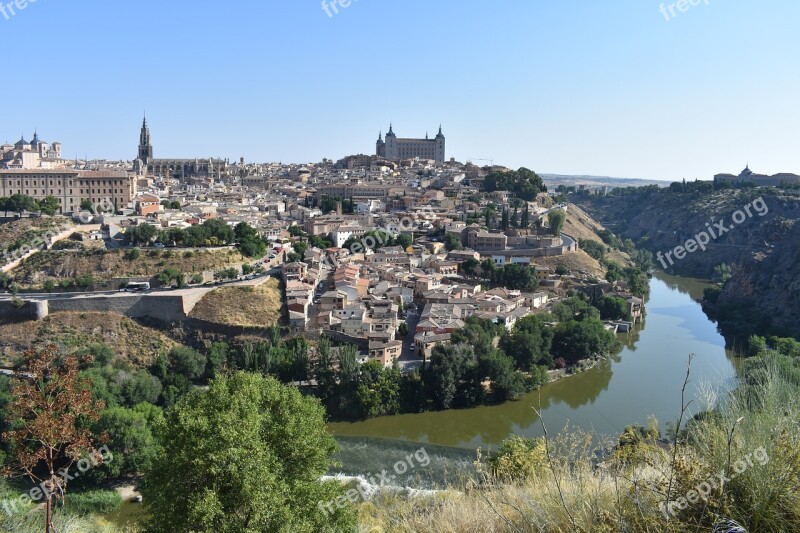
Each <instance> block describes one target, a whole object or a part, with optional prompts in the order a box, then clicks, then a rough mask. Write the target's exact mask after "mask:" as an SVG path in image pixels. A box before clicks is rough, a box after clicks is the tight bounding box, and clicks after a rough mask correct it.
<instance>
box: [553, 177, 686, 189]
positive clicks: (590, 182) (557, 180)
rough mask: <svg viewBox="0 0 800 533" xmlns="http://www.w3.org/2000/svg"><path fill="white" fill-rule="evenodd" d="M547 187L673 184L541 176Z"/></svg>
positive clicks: (666, 182) (657, 181)
mask: <svg viewBox="0 0 800 533" xmlns="http://www.w3.org/2000/svg"><path fill="white" fill-rule="evenodd" d="M539 175H540V176H541V177H542V179H543V180H544V182H545V185H547V187H548V189H549V188H551V186H552V188H555V187H558V186H559V185H565V186H567V187H570V186H577V185H586V186H587V187H604V186H609V187H646V186H648V185H658V186H659V187H669V184H670V183H671V182H669V181H659V180H648V179H644V178H612V177H610V176H570V175H566V174H539Z"/></svg>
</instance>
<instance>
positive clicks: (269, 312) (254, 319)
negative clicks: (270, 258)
mask: <svg viewBox="0 0 800 533" xmlns="http://www.w3.org/2000/svg"><path fill="white" fill-rule="evenodd" d="M280 314H281V293H280V289H279V288H278V282H277V280H275V279H272V278H271V279H269V280H268V281H267V282H266V283H264V284H263V285H259V286H258V287H225V288H221V289H217V290H213V291H210V292H208V293H207V294H206V295H205V296H204V297H203V299H202V300H200V301H199V302H198V303H197V305H196V306H195V308H194V309H193V310H192V312H191V313H190V314H189V316H190V317H191V318H196V319H199V320H205V321H207V322H214V323H216V324H223V325H226V326H238V327H252V328H268V327H272V326H274V325H275V324H277V322H278V320H279V319H280Z"/></svg>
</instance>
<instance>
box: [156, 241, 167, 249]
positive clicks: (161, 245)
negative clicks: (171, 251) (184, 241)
mask: <svg viewBox="0 0 800 533" xmlns="http://www.w3.org/2000/svg"><path fill="white" fill-rule="evenodd" d="M153 248H166V246H164V243H162V242H157V243H155V244H154V245H153Z"/></svg>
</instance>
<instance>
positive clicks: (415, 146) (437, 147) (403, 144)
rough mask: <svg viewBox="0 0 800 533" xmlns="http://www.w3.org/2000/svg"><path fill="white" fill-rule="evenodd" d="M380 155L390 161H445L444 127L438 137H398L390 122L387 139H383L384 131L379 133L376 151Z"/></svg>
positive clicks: (440, 129) (440, 128)
mask: <svg viewBox="0 0 800 533" xmlns="http://www.w3.org/2000/svg"><path fill="white" fill-rule="evenodd" d="M375 153H376V154H377V155H378V156H379V157H383V158H385V159H388V160H390V161H399V160H401V159H414V158H417V157H418V158H420V159H431V160H434V161H436V162H437V163H444V158H445V139H444V134H443V133H442V127H441V126H439V133H438V134H437V135H436V138H434V139H429V138H428V135H427V134H425V138H424V139H403V138H399V137H397V135H395V133H394V131H393V130H392V125H391V124H389V133H387V134H386V140H385V141H384V140H383V133H379V134H378V142H377V143H376V152H375Z"/></svg>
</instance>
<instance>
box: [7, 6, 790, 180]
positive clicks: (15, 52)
mask: <svg viewBox="0 0 800 533" xmlns="http://www.w3.org/2000/svg"><path fill="white" fill-rule="evenodd" d="M0 1H1V2H2V4H3V5H5V4H8V2H9V0H0ZM17 1H18V2H22V4H23V5H25V0H17ZM29 1H30V0H29ZM338 1H339V3H337V4H336V9H333V8H332V7H331V6H330V5H328V7H327V12H326V10H325V9H323V6H322V5H321V0H280V1H278V0H261V1H256V0H229V1H222V0H219V1H210V0H193V1H191V2H190V1H188V0H171V1H164V0H160V1H156V0H137V1H135V2H134V1H125V2H123V1H113V2H110V1H107V0H102V1H101V0H72V1H59V0H37V1H36V2H34V3H28V4H27V5H26V6H25V7H24V8H23V9H19V8H16V7H15V8H14V12H13V14H11V13H10V12H9V11H10V10H9V8H8V7H4V9H3V10H0V45H2V49H3V50H4V51H5V53H4V56H5V57H6V60H5V62H4V63H5V64H4V68H3V74H1V75H0V81H2V84H1V85H0V87H2V89H1V90H0V91H1V92H0V94H2V95H3V96H4V105H3V106H2V112H0V142H2V141H6V140H7V141H10V142H15V141H17V140H18V139H19V136H20V134H22V133H24V135H25V138H26V139H27V140H30V137H32V134H33V131H34V128H37V129H38V131H39V134H40V138H42V139H43V140H46V141H53V140H58V141H60V142H61V143H62V144H63V149H64V154H65V156H68V157H70V158H71V157H75V156H79V157H81V158H83V157H84V155H88V157H89V158H91V159H94V158H105V159H132V158H133V157H135V155H136V148H137V144H138V139H139V128H140V126H141V122H142V115H143V113H144V112H145V111H146V113H147V120H148V123H149V125H150V128H151V134H152V139H153V145H154V151H155V157H157V158H193V157H211V156H213V157H228V158H231V159H232V160H238V158H239V157H244V158H245V160H246V161H256V162H266V161H282V162H298V163H301V162H302V163H306V162H316V161H320V160H322V159H323V158H329V159H339V158H341V157H344V156H346V155H349V154H356V153H367V154H372V153H374V150H375V141H376V139H377V137H378V133H379V131H383V132H384V133H385V132H386V130H387V129H388V126H389V123H390V122H391V123H392V124H393V125H394V131H395V133H397V135H398V136H400V137H423V136H424V135H425V133H426V132H428V133H429V134H430V135H431V136H433V135H435V134H436V132H437V131H438V127H439V124H441V125H442V127H443V131H444V134H445V135H446V136H447V156H448V157H455V158H456V159H457V160H459V161H467V160H472V161H474V162H475V163H477V164H481V163H488V162H489V161H493V162H494V163H495V164H501V165H506V166H509V167H513V168H516V167H520V166H525V167H528V168H531V169H533V170H535V171H537V172H539V173H558V174H592V175H603V176H615V177H630V178H649V179H666V180H678V179H681V178H686V179H697V178H699V179H711V178H712V177H713V175H714V174H715V173H718V172H735V173H738V172H739V171H740V170H742V169H743V168H744V167H745V165H746V164H747V163H748V162H749V164H750V167H751V168H752V169H753V170H754V171H757V172H763V173H775V172H796V173H800V150H798V147H797V140H798V136H797V126H798V124H800V105H798V95H799V94H800V92H798V86H800V68H798V58H800V32H798V30H797V25H798V22H800V2H797V0H772V1H769V2H755V1H753V0H724V1H723V0H699V3H698V4H697V5H695V6H692V5H691V4H690V3H689V0H686V2H687V3H686V4H685V5H683V7H684V9H685V11H681V10H679V9H678V7H679V6H677V5H676V3H677V1H674V2H673V1H669V2H664V3H663V4H662V3H661V2H659V1H657V0H615V1H613V2H598V1H597V0H571V1H570V0H563V1H557V2H554V1H550V0H505V1H502V0H497V1H496V2H485V1H477V0H352V2H351V3H350V4H349V5H348V6H347V7H343V6H342V3H341V2H342V1H343V0H338ZM691 1H693V2H694V1H698V0H691ZM326 2H333V0H326ZM344 3H345V4H346V3H347V2H346V0H344ZM662 5H663V7H664V9H663V12H662V10H661V6H662ZM670 5H672V12H670ZM337 11H338V13H337ZM673 13H674V16H673Z"/></svg>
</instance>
